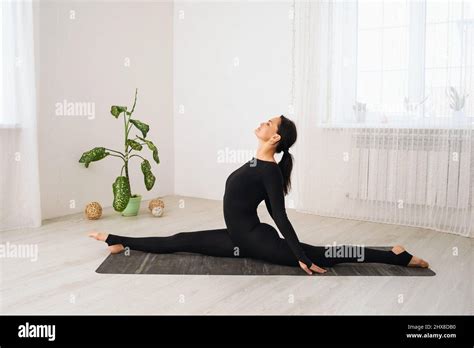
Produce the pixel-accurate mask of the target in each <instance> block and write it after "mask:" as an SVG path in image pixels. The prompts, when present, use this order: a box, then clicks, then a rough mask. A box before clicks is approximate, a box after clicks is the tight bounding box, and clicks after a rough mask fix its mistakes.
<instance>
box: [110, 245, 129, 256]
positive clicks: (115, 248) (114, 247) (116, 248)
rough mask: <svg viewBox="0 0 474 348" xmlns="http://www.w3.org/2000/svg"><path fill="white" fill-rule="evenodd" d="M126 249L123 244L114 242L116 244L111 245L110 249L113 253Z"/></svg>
mask: <svg viewBox="0 0 474 348" xmlns="http://www.w3.org/2000/svg"><path fill="white" fill-rule="evenodd" d="M124 249H125V248H124V246H123V245H122V244H114V245H111V246H109V250H110V253H111V254H118V253H119V252H121V251H122V250H124Z"/></svg>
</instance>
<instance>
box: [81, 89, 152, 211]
mask: <svg viewBox="0 0 474 348" xmlns="http://www.w3.org/2000/svg"><path fill="white" fill-rule="evenodd" d="M137 92H138V89H135V100H134V102H133V106H132V109H131V110H130V111H128V110H127V107H126V106H117V105H112V107H111V108H110V113H111V114H112V116H114V117H115V118H116V119H118V118H119V116H120V115H121V114H122V115H123V120H124V129H125V140H124V146H125V152H124V153H122V152H120V151H116V150H112V149H108V148H106V147H94V148H93V149H92V150H89V151H86V152H84V153H83V154H82V156H81V158H80V159H79V163H84V165H85V167H86V168H89V164H90V163H91V162H96V161H99V160H101V159H104V158H105V157H107V156H112V157H118V158H120V159H121V160H122V161H123V166H122V169H121V170H120V176H118V177H117V178H116V179H115V182H114V183H113V184H112V192H113V195H114V201H113V204H112V206H113V207H114V210H115V211H117V212H121V213H122V215H123V216H135V215H137V214H138V211H139V209H140V202H141V199H142V196H141V195H139V194H132V191H131V188H130V177H129V175H128V164H129V163H128V162H129V160H130V159H131V158H132V157H139V158H141V159H142V160H143V161H142V163H141V170H142V173H143V178H144V182H145V187H146V189H147V190H148V191H150V190H151V189H152V188H153V186H154V184H155V180H156V178H155V176H154V175H153V173H152V172H151V165H150V162H149V161H148V160H147V159H145V158H143V157H142V156H140V155H138V154H136V153H132V151H137V152H138V151H141V150H142V149H143V145H146V146H147V147H148V149H149V150H151V151H152V153H153V160H154V161H155V162H156V164H160V158H159V157H158V149H157V148H156V146H155V145H154V144H153V142H152V141H150V140H148V139H147V138H146V137H147V134H148V131H149V130H150V127H149V126H148V125H147V124H145V123H143V122H141V121H139V120H137V119H135V118H132V114H133V112H134V111H135V105H136V103H137ZM132 127H134V128H135V129H136V130H139V131H140V132H141V134H142V136H141V137H140V136H138V135H135V138H134V139H129V133H130V130H131V128H132ZM124 169H125V175H123V171H124Z"/></svg>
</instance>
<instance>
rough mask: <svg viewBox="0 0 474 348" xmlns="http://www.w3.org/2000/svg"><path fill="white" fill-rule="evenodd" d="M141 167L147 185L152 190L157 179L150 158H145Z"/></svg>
mask: <svg viewBox="0 0 474 348" xmlns="http://www.w3.org/2000/svg"><path fill="white" fill-rule="evenodd" d="M141 167H142V173H143V177H144V180H145V187H146V189H147V190H148V191H150V190H151V189H152V188H153V185H154V184H155V180H156V178H155V176H154V175H153V173H152V172H151V165H150V162H148V160H144V161H143V162H142V164H141Z"/></svg>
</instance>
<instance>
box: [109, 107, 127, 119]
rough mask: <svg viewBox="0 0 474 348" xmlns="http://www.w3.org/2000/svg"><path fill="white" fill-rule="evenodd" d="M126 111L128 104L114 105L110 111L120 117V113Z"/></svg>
mask: <svg viewBox="0 0 474 348" xmlns="http://www.w3.org/2000/svg"><path fill="white" fill-rule="evenodd" d="M124 111H127V107H126V106H117V105H112V107H111V108H110V113H111V114H112V115H113V116H115V118H118V117H119V115H120V114H121V113H122V112H124Z"/></svg>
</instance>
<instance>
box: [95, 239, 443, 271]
mask: <svg viewBox="0 0 474 348" xmlns="http://www.w3.org/2000/svg"><path fill="white" fill-rule="evenodd" d="M371 248H376V249H381V250H391V247H378V246H377V247H371ZM323 268H325V269H327V270H328V271H327V272H326V273H324V274H319V273H315V272H313V275H317V276H404V277H407V276H424V277H426V276H434V275H435V274H436V273H435V272H433V271H432V270H431V269H429V268H414V267H403V266H397V265H388V264H384V263H342V264H338V265H335V266H334V267H323ZM96 272H97V273H106V274H192V275H245V276H249V275H279V276H281V275H285V276H286V275H288V276H308V275H307V274H306V273H305V272H304V271H303V270H302V269H301V268H299V267H290V266H281V265H275V264H271V263H268V262H266V261H261V260H256V259H250V258H231V257H214V256H207V255H201V254H194V253H185V252H179V253H171V254H155V253H146V252H142V251H138V250H129V253H128V256H127V254H126V253H125V252H121V253H118V254H110V255H109V256H107V258H106V259H105V260H104V261H103V262H102V264H101V265H100V266H99V268H97V270H96Z"/></svg>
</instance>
